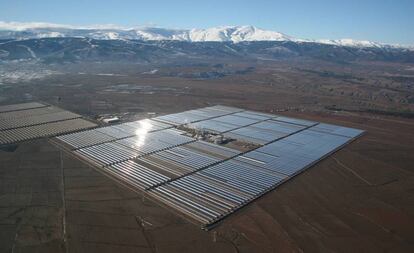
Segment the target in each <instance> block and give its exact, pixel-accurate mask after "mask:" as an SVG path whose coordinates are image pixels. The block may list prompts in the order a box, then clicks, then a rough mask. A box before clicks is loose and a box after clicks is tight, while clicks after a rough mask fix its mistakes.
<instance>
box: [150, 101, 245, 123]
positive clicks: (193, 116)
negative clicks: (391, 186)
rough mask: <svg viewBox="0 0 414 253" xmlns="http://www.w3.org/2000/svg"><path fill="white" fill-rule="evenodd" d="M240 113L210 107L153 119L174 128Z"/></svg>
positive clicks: (226, 108)
mask: <svg viewBox="0 0 414 253" xmlns="http://www.w3.org/2000/svg"><path fill="white" fill-rule="evenodd" d="M238 111H241V109H237V108H232V107H226V106H212V107H206V108H202V109H197V110H190V111H185V112H180V113H174V114H168V115H164V116H159V117H156V118H153V119H154V120H156V121H160V122H166V123H169V124H172V125H175V126H178V125H183V124H189V123H194V122H198V121H202V120H207V119H211V118H216V117H219V116H224V115H228V114H231V113H235V112H238Z"/></svg>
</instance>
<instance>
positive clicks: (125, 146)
mask: <svg viewBox="0 0 414 253" xmlns="http://www.w3.org/2000/svg"><path fill="white" fill-rule="evenodd" d="M200 132H201V133H203V134H207V135H208V136H210V137H211V136H217V135H219V136H222V137H224V138H227V140H228V141H229V142H230V143H231V142H232V141H233V140H237V141H238V142H239V143H245V144H254V145H251V148H249V149H247V150H246V149H242V148H237V146H231V145H225V144H214V143H212V142H211V141H205V140H200V139H198V138H196V134H195V133H200ZM361 134H363V130H359V129H354V128H348V127H342V126H337V125H331V124H325V123H319V122H314V121H308V120H302V119H295V118H290V117H285V116H278V115H273V114H268V113H261V112H254V111H248V110H243V109H239V108H233V107H227V106H221V105H217V106H211V107H206V108H201V109H196V110H190V111H186V112H181V113H175V114H169V115H163V116H159V117H155V118H152V119H144V120H138V121H134V122H128V123H123V124H119V125H113V126H107V127H101V128H95V129H92V130H86V131H80V132H76V133H71V134H65V135H61V136H58V137H56V138H55V139H54V141H55V142H56V143H57V144H58V145H60V146H61V147H64V148H65V149H66V150H70V152H72V154H74V155H76V156H78V157H80V158H82V159H83V160H85V161H87V162H89V163H91V164H93V165H95V166H96V167H97V169H99V170H100V171H102V172H104V173H105V174H107V175H109V176H111V177H114V178H115V179H117V181H118V182H121V183H123V184H126V185H127V186H129V187H132V188H133V189H136V190H137V191H141V192H144V193H146V194H147V196H149V197H151V198H153V199H155V200H156V201H158V202H159V203H161V204H162V205H165V206H168V207H171V208H172V209H173V210H175V211H176V212H178V213H180V214H182V215H183V216H185V217H187V218H188V219H189V220H191V221H193V222H194V223H197V224H199V225H201V227H202V228H204V229H209V228H211V227H212V226H213V225H215V224H217V222H219V221H220V220H222V219H223V218H224V217H226V216H228V215H229V214H231V213H233V212H235V211H236V210H238V209H240V208H241V207H243V206H244V205H247V204H249V203H251V202H252V201H254V200H255V199H256V198H258V197H260V196H262V195H263V194H265V193H266V192H268V191H271V190H273V189H274V188H276V187H277V186H279V185H280V184H282V183H283V182H285V181H287V180H289V179H291V178H293V177H294V176H295V175H297V174H299V173H300V172H302V171H304V170H305V169H307V168H309V167H310V166H312V165H313V164H315V163H317V162H318V161H320V160H321V159H323V158H324V157H326V156H328V155H330V154H331V153H333V152H335V151H337V150H338V149H339V148H341V147H343V146H344V145H346V144H347V143H349V142H351V141H352V140H354V139H355V138H357V137H359V136H360V135H361Z"/></svg>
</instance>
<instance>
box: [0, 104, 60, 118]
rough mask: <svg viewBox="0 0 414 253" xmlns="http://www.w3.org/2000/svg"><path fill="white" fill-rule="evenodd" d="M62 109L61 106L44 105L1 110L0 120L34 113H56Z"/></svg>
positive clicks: (30, 115) (33, 114)
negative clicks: (6, 110)
mask: <svg viewBox="0 0 414 253" xmlns="http://www.w3.org/2000/svg"><path fill="white" fill-rule="evenodd" d="M62 111H64V110H63V109H61V108H58V107H55V106H44V107H39V108H33V109H26V110H20V111H11V112H3V113H0V120H6V119H17V118H24V117H32V116H35V115H43V114H49V113H56V112H62Z"/></svg>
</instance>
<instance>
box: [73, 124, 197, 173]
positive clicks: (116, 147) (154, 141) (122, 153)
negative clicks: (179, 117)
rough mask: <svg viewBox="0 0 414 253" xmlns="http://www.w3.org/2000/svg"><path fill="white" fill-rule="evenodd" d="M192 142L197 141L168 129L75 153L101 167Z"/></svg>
mask: <svg viewBox="0 0 414 253" xmlns="http://www.w3.org/2000/svg"><path fill="white" fill-rule="evenodd" d="M191 141H195V140H194V139H193V138H190V137H187V136H183V135H181V134H180V132H178V131H175V130H169V129H167V130H161V131H157V132H153V133H148V134H146V135H139V136H134V137H130V138H125V139H121V140H118V141H114V142H107V143H102V144H98V145H93V146H90V147H86V148H80V149H78V150H77V151H75V152H76V153H78V154H80V155H82V156H86V157H87V158H90V159H92V160H94V161H95V162H96V163H97V164H99V165H101V166H108V165H111V164H116V163H119V162H122V161H126V160H130V159H133V158H136V157H139V156H144V155H148V154H150V153H153V152H156V151H161V150H164V149H168V148H172V147H175V146H178V145H182V144H184V143H188V142H191Z"/></svg>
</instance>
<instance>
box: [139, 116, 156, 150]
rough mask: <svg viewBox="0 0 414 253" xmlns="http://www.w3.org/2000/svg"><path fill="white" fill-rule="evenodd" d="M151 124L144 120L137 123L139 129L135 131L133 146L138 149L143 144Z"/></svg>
mask: <svg viewBox="0 0 414 253" xmlns="http://www.w3.org/2000/svg"><path fill="white" fill-rule="evenodd" d="M152 127H153V126H152V124H151V122H150V121H149V120H148V119H144V120H141V121H139V127H138V128H137V129H136V130H135V134H136V135H137V137H136V140H137V141H136V142H135V145H136V146H137V147H140V146H142V145H144V144H145V139H146V138H147V134H148V132H149V131H151V129H152Z"/></svg>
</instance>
